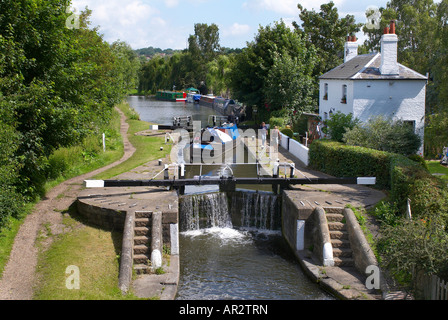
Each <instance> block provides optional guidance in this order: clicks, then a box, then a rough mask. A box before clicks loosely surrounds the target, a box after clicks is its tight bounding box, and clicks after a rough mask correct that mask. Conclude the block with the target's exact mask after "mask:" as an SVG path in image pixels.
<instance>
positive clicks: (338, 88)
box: [319, 80, 353, 120]
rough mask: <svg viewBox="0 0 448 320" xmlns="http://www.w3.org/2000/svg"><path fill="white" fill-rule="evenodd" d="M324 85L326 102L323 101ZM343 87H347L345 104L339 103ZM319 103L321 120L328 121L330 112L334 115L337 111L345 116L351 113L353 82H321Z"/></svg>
mask: <svg viewBox="0 0 448 320" xmlns="http://www.w3.org/2000/svg"><path fill="white" fill-rule="evenodd" d="M325 83H328V100H324V95H325ZM343 85H347V103H346V104H344V103H341V99H342V86H343ZM319 101H320V103H319V116H320V117H321V118H322V120H326V119H328V117H329V114H330V111H331V110H332V111H333V112H334V113H335V112H337V111H341V112H342V113H345V114H349V113H353V81H351V80H321V81H320V98H319ZM325 113H326V114H325Z"/></svg>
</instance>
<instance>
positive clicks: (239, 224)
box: [179, 191, 281, 231]
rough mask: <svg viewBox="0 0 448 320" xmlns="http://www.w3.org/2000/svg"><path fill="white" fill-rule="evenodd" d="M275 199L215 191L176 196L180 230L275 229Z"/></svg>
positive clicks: (277, 217)
mask: <svg viewBox="0 0 448 320" xmlns="http://www.w3.org/2000/svg"><path fill="white" fill-rule="evenodd" d="M278 199H279V197H278V196H277V195H274V194H270V193H258V192H242V191H237V192H229V193H224V192H217V193H207V194H195V195H187V196H182V197H180V204H179V209H180V210H179V213H180V219H179V220H180V221H179V222H180V230H181V231H191V230H201V229H207V228H215V227H217V228H240V229H256V230H279V229H280V221H281V219H280V210H279V205H278Z"/></svg>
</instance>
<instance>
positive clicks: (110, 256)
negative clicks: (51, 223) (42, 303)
mask: <svg viewBox="0 0 448 320" xmlns="http://www.w3.org/2000/svg"><path fill="white" fill-rule="evenodd" d="M64 224H65V225H66V226H67V227H69V228H71V231H70V232H66V233H64V234H63V235H60V236H58V237H56V239H55V241H54V242H53V244H52V245H51V249H49V250H46V251H45V252H44V253H41V254H40V257H39V262H38V266H37V270H38V273H39V277H38V279H39V283H38V285H37V287H36V291H35V294H34V299H35V300H123V299H137V298H136V297H135V296H134V295H133V294H128V295H126V296H123V295H122V293H121V291H120V290H119V288H118V275H119V258H120V252H121V239H122V236H123V235H122V233H121V232H110V231H105V230H101V229H97V228H92V227H89V226H85V225H82V224H80V223H79V222H78V221H77V220H75V219H73V218H71V217H69V216H68V215H65V217H64ZM69 266H76V267H78V268H79V289H77V288H75V289H73V288H71V287H70V284H72V282H71V276H73V275H74V273H73V272H68V273H67V272H66V271H67V268H68V267H69ZM67 282H68V283H69V286H68V287H67Z"/></svg>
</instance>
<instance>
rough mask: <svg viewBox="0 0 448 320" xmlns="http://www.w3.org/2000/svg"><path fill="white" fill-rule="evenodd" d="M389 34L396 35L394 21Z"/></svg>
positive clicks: (391, 23)
mask: <svg viewBox="0 0 448 320" xmlns="http://www.w3.org/2000/svg"><path fill="white" fill-rule="evenodd" d="M389 33H392V34H395V21H394V20H392V21H391V22H390V32H389Z"/></svg>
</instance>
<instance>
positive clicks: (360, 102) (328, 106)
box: [319, 79, 426, 154]
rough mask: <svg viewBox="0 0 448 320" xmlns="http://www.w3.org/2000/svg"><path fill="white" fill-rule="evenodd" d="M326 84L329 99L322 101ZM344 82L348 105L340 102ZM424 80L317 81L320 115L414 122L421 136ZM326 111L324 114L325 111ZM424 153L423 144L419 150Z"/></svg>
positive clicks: (323, 117)
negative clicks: (350, 114)
mask: <svg viewBox="0 0 448 320" xmlns="http://www.w3.org/2000/svg"><path fill="white" fill-rule="evenodd" d="M325 83H328V100H324V99H323V97H324V91H325ZM344 84H346V85H347V104H343V103H341V98H342V85H344ZM425 99H426V81H424V80H355V81H353V80H326V79H322V80H321V81H320V105H319V116H320V117H321V118H322V119H323V120H325V119H326V118H328V117H329V112H330V110H332V111H333V112H338V111H341V112H342V113H345V114H349V113H353V115H354V117H355V118H358V119H360V120H361V121H367V120H368V119H369V118H371V117H375V116H379V115H383V116H385V117H388V118H392V119H394V120H399V119H401V120H404V121H415V129H416V133H417V134H419V135H420V136H421V137H422V142H423V137H424V126H425ZM325 113H327V114H325ZM419 153H421V154H423V143H422V146H421V148H420V150H419Z"/></svg>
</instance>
